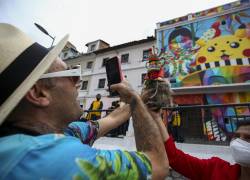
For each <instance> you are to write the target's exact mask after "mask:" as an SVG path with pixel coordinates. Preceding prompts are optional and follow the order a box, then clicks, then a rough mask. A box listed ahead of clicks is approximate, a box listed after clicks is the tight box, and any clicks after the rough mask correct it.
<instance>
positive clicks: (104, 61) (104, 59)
mask: <svg viewBox="0 0 250 180" xmlns="http://www.w3.org/2000/svg"><path fill="white" fill-rule="evenodd" d="M107 60H109V57H107V58H103V60H102V67H103V66H105V63H106V61H107Z"/></svg>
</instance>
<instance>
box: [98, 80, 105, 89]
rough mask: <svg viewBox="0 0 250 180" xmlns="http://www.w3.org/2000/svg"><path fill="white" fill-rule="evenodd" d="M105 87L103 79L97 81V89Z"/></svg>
mask: <svg viewBox="0 0 250 180" xmlns="http://www.w3.org/2000/svg"><path fill="white" fill-rule="evenodd" d="M104 86H105V78H104V79H99V83H98V88H99V89H101V88H104Z"/></svg>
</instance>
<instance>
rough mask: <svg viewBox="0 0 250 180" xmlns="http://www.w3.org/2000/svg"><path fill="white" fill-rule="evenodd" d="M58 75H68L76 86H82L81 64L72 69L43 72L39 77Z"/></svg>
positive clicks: (54, 76)
mask: <svg viewBox="0 0 250 180" xmlns="http://www.w3.org/2000/svg"><path fill="white" fill-rule="evenodd" d="M56 77H68V78H70V79H71V80H72V81H73V83H74V84H75V86H76V87H78V88H81V85H82V76H81V66H80V65H77V66H75V67H73V68H72V69H69V68H68V69H67V70H64V71H57V72H52V73H46V74H43V75H42V76H41V77H40V78H39V79H47V78H56Z"/></svg>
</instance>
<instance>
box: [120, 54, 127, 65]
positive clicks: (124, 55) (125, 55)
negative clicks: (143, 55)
mask: <svg viewBox="0 0 250 180" xmlns="http://www.w3.org/2000/svg"><path fill="white" fill-rule="evenodd" d="M123 57H126V58H127V60H126V62H123V60H124V59H123ZM127 63H129V53H125V54H122V55H121V64H127Z"/></svg>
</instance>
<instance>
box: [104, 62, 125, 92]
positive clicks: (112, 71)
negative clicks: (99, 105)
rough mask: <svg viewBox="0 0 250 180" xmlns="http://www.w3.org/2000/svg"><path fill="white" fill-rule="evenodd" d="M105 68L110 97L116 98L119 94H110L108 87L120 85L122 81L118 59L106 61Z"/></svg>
mask: <svg viewBox="0 0 250 180" xmlns="http://www.w3.org/2000/svg"><path fill="white" fill-rule="evenodd" d="M105 67H106V73H107V79H108V88H109V92H110V96H118V95H119V94H118V93H117V92H112V91H111V90H110V86H111V85H112V84H117V83H120V82H121V80H122V77H121V67H120V63H119V59H118V58H117V57H113V58H110V59H108V60H107V61H106V62H105Z"/></svg>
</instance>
